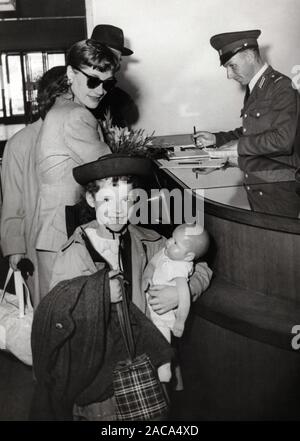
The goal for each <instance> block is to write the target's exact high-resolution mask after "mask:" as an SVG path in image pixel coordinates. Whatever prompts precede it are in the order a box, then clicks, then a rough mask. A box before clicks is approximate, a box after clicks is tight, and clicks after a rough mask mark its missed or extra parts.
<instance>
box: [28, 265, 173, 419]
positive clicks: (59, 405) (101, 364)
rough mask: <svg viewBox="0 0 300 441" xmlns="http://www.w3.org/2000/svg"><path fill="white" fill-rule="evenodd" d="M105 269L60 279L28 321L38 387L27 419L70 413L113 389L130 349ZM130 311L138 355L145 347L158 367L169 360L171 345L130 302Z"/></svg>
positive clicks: (48, 417)
mask: <svg viewBox="0 0 300 441" xmlns="http://www.w3.org/2000/svg"><path fill="white" fill-rule="evenodd" d="M107 273H108V269H103V270H100V271H98V272H96V273H95V274H93V275H90V276H83V277H76V278H74V279H72V280H67V281H64V282H61V283H59V284H58V285H57V286H56V287H55V288H54V289H53V290H52V291H51V292H50V293H49V294H48V295H47V296H46V297H45V298H44V299H43V300H42V301H41V303H40V304H39V306H38V308H37V310H36V312H35V316H34V321H33V326H32V353H33V366H34V373H35V377H36V379H37V387H36V390H35V396H34V400H33V403H32V409H31V419H34V420H48V419H50V420H66V419H72V407H73V404H74V403H76V404H79V405H81V406H84V405H87V404H90V403H94V402H99V401H104V400H106V399H107V398H109V397H111V396H112V395H113V387H112V372H113V369H114V367H115V365H116V363H117V362H118V361H124V360H126V359H128V353H127V351H126V347H125V344H124V342H123V339H122V334H121V329H120V325H119V321H118V315H117V305H116V304H112V303H110V290H109V279H108V274H107ZM129 314H130V322H131V325H132V331H133V335H134V340H135V348H136V355H137V356H138V355H140V354H142V353H144V352H146V353H147V354H148V356H149V357H150V359H151V361H152V363H153V365H154V366H156V367H158V366H160V365H161V364H163V363H165V362H167V361H170V360H171V358H172V349H171V347H170V345H169V344H168V342H167V341H166V340H165V338H164V337H163V336H162V335H161V334H160V332H159V331H158V330H157V329H156V327H155V326H154V325H153V323H152V322H151V321H150V320H148V319H147V318H146V317H145V315H144V314H143V313H141V311H140V310H139V309H138V308H137V307H136V306H135V305H133V304H132V303H131V304H130V306H129Z"/></svg>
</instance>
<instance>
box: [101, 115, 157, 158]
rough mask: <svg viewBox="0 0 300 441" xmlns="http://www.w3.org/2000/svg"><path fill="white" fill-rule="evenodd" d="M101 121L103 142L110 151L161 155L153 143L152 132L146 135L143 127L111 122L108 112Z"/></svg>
mask: <svg viewBox="0 0 300 441" xmlns="http://www.w3.org/2000/svg"><path fill="white" fill-rule="evenodd" d="M104 118H105V119H104V120H103V121H102V122H101V127H102V130H103V135H104V139H105V142H106V143H107V145H108V146H109V148H110V149H111V151H112V153H126V154H128V155H131V156H146V157H150V158H158V157H161V156H162V155H161V149H160V146H158V145H155V144H154V142H153V141H154V132H153V133H152V134H151V135H146V134H145V131H144V130H143V129H138V130H133V129H129V128H128V127H118V126H114V125H113V124H112V117H111V114H110V112H107V113H106V114H105V116H104Z"/></svg>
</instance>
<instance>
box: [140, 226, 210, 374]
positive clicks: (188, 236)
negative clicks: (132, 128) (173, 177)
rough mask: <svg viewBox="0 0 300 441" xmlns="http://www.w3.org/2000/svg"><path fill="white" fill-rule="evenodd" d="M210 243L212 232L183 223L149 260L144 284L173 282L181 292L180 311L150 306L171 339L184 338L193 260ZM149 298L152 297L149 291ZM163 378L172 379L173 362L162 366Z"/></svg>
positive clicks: (203, 251) (153, 317) (156, 321)
mask: <svg viewBox="0 0 300 441" xmlns="http://www.w3.org/2000/svg"><path fill="white" fill-rule="evenodd" d="M208 246H209V236H208V233H207V232H206V231H205V230H204V229H203V228H202V227H201V226H200V225H197V224H191V225H188V224H183V225H179V226H178V227H177V228H176V229H175V230H174V231H173V235H172V237H171V238H170V239H168V240H167V242H166V245H165V247H164V248H163V249H162V250H160V251H159V252H158V253H156V254H155V255H154V256H153V257H152V259H151V261H150V262H149V263H148V265H147V267H146V269H145V271H144V274H143V287H144V290H147V288H148V287H149V285H171V286H175V287H176V291H177V295H178V307H177V310H176V311H175V310H170V311H168V312H166V313H164V314H160V315H159V314H157V313H156V312H155V311H154V310H153V309H152V308H151V306H150V316H151V320H152V321H153V323H154V324H155V325H156V326H157V328H158V329H159V330H160V331H161V333H162V334H163V335H164V336H165V337H166V339H167V340H168V341H169V342H170V341H171V331H172V332H173V334H174V335H175V336H176V337H181V336H182V334H183V330H184V324H185V320H186V318H187V316H188V313H189V310H190V291H189V286H188V280H189V277H190V276H191V275H192V273H193V260H195V259H198V258H199V257H202V256H203V255H204V254H205V253H206V251H207V249H208ZM147 299H148V300H149V296H148V294H147ZM158 372H159V377H160V379H161V381H170V378H171V369H170V365H169V364H168V365H164V366H161V367H160V368H159V369H158Z"/></svg>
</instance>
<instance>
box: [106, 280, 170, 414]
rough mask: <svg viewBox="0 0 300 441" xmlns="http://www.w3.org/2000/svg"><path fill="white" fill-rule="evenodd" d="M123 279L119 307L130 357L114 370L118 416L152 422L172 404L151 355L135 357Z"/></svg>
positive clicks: (165, 412) (119, 315)
mask: <svg viewBox="0 0 300 441" xmlns="http://www.w3.org/2000/svg"><path fill="white" fill-rule="evenodd" d="M117 278H118V279H119V280H120V283H121V288H122V298H123V301H122V302H120V303H118V304H117V311H118V317H119V322H120V327H121V331H122V335H123V339H124V343H125V346H126V349H127V352H128V355H129V358H128V359H127V360H125V361H121V362H119V363H117V365H116V367H115V369H114V371H113V387H114V395H115V400H116V415H117V419H118V420H119V421H150V420H154V419H158V418H160V417H163V416H166V415H167V413H168V407H169V406H168V402H167V398H166V395H165V393H164V390H163V388H162V385H161V383H160V381H159V378H158V375H157V371H156V369H155V367H154V366H153V364H152V363H151V360H150V358H149V357H148V355H147V354H142V355H139V356H137V357H135V347H134V340H133V335H132V330H131V326H130V321H129V312H128V304H127V298H126V292H125V288H124V281H123V279H122V278H121V277H119V276H117Z"/></svg>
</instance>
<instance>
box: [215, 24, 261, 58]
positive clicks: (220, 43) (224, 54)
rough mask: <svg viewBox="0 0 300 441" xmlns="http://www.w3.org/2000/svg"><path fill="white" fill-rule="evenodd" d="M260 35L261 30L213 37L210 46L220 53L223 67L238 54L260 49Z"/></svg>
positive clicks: (228, 33)
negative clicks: (247, 50)
mask: <svg viewBox="0 0 300 441" xmlns="http://www.w3.org/2000/svg"><path fill="white" fill-rule="evenodd" d="M260 34H261V31H260V30H259V29H255V30H251V31H241V32H226V33H224V34H218V35H214V36H213V37H211V39H210V44H211V45H212V47H213V48H214V49H216V50H217V51H218V52H219V56H220V60H221V66H222V65H224V64H225V63H227V61H229V60H230V58H231V57H233V56H234V55H235V54H237V53H238V52H241V51H243V50H246V49H251V48H258V44H257V39H258V37H259V36H260Z"/></svg>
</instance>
